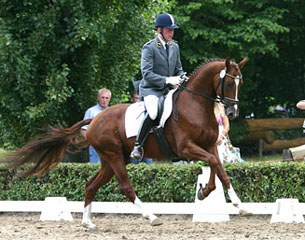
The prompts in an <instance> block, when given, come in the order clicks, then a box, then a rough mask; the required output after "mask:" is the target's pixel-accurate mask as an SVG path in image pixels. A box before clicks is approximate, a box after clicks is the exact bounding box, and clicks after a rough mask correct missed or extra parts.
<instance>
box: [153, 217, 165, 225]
mask: <svg viewBox="0 0 305 240" xmlns="http://www.w3.org/2000/svg"><path fill="white" fill-rule="evenodd" d="M150 224H151V225H152V226H158V225H161V224H163V223H162V222H161V220H160V219H159V218H154V219H152V220H151V221H150Z"/></svg>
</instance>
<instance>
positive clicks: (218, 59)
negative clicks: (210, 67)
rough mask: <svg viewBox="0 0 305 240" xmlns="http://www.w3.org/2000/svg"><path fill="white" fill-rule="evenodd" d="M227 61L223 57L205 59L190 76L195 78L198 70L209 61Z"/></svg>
mask: <svg viewBox="0 0 305 240" xmlns="http://www.w3.org/2000/svg"><path fill="white" fill-rule="evenodd" d="M223 61H225V59H221V58H214V59H208V60H206V61H204V62H203V63H201V64H200V65H199V66H198V67H197V68H196V69H195V70H194V71H193V72H192V73H191V75H190V77H189V78H193V77H194V76H195V75H196V74H197V73H198V72H199V70H200V69H202V68H203V67H204V66H205V65H207V64H208V63H211V62H223Z"/></svg>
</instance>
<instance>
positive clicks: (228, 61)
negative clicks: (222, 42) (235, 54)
mask: <svg viewBox="0 0 305 240" xmlns="http://www.w3.org/2000/svg"><path fill="white" fill-rule="evenodd" d="M230 63H231V60H230V59H229V58H226V68H227V69H229V68H230Z"/></svg>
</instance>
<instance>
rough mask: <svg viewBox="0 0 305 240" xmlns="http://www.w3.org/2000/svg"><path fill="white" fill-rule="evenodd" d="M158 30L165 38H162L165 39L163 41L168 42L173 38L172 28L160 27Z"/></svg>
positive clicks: (173, 31)
mask: <svg viewBox="0 0 305 240" xmlns="http://www.w3.org/2000/svg"><path fill="white" fill-rule="evenodd" d="M160 31H162V33H163V37H164V38H165V39H163V40H165V42H169V41H171V40H173V37H174V33H175V30H174V29H172V28H166V27H164V28H162V29H160Z"/></svg>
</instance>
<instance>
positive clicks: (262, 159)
mask: <svg viewBox="0 0 305 240" xmlns="http://www.w3.org/2000/svg"><path fill="white" fill-rule="evenodd" d="M244 160H245V162H281V161H282V155H281V154H272V155H265V156H262V157H259V156H247V157H245V158H244Z"/></svg>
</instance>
